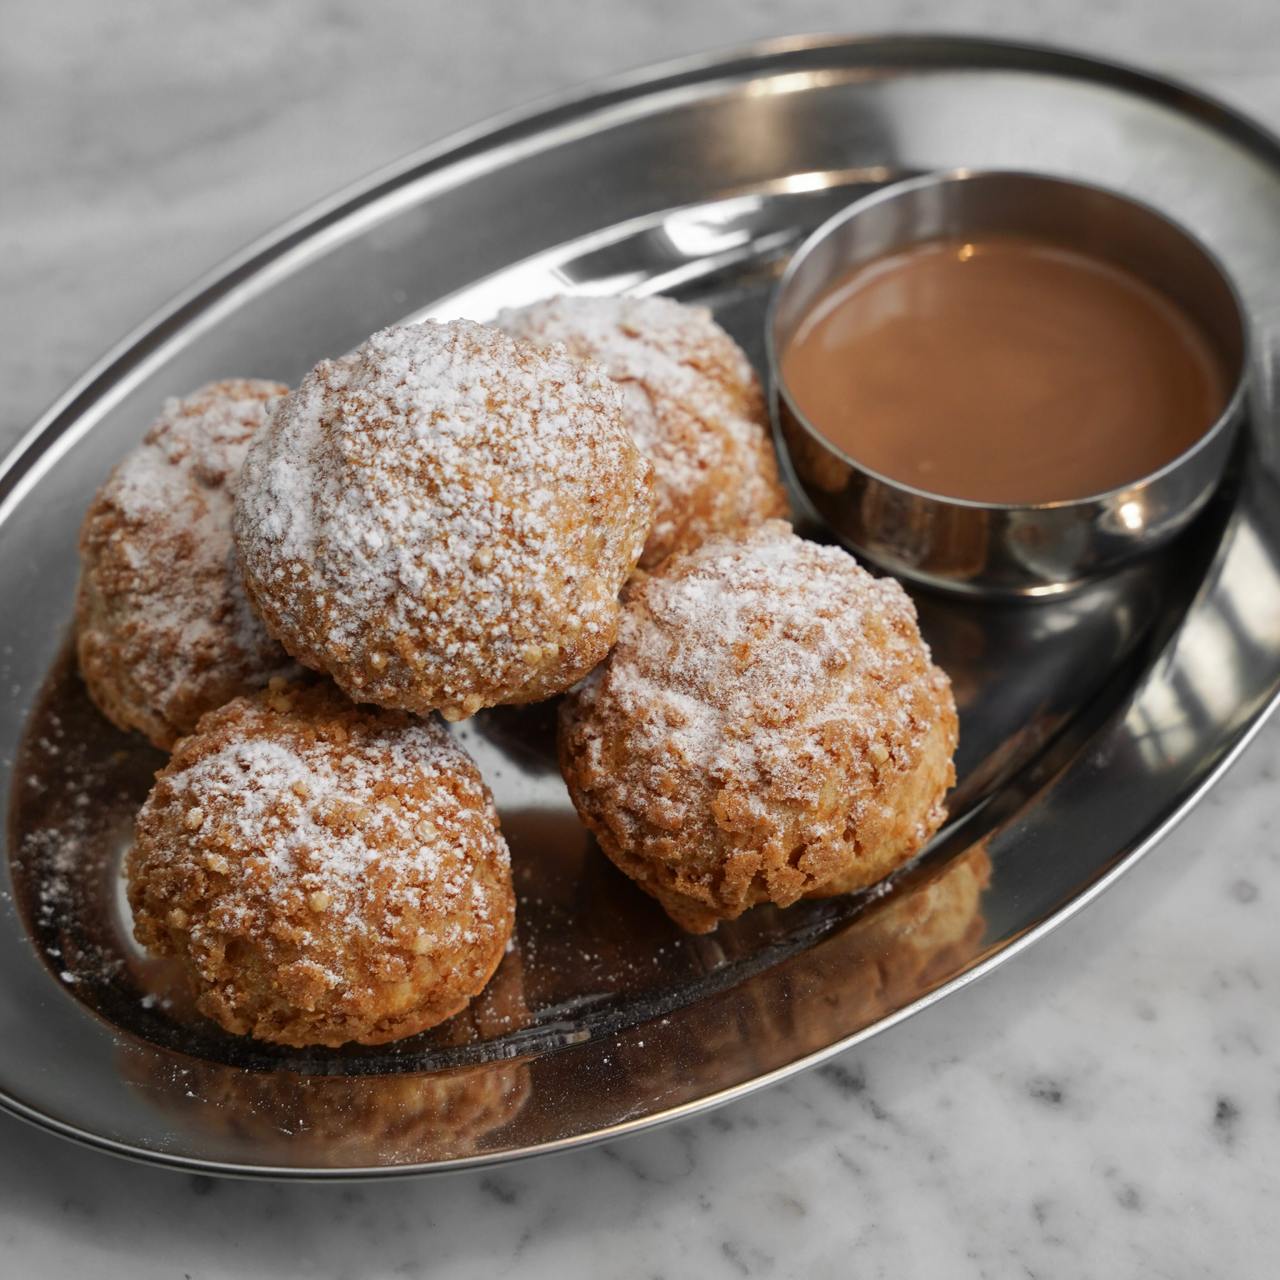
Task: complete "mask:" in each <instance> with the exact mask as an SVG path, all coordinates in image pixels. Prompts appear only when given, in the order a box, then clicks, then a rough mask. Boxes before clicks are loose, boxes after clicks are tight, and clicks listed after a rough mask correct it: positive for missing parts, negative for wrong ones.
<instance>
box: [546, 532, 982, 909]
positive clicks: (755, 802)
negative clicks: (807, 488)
mask: <svg viewBox="0 0 1280 1280" xmlns="http://www.w3.org/2000/svg"><path fill="white" fill-rule="evenodd" d="M957 735H958V727H957V720H956V712H955V703H954V700H953V698H952V694H951V686H950V683H949V681H948V680H947V677H946V676H945V675H944V674H943V672H942V671H940V670H939V669H938V668H937V667H935V666H934V665H933V663H932V661H931V659H930V655H929V650H928V648H927V647H926V645H925V644H924V641H923V640H922V639H921V636H920V632H919V629H918V627H917V623H916V616H915V609H914V606H913V605H912V603H911V601H910V599H909V597H908V596H907V595H906V593H905V592H904V591H903V589H902V587H901V586H900V585H899V584H898V583H897V582H894V581H892V580H891V579H884V578H879V579H877V578H873V577H872V576H871V575H870V574H869V573H867V572H866V571H865V570H864V569H862V568H861V567H860V566H859V565H858V564H857V563H856V562H855V561H854V559H853V557H852V556H850V555H848V554H847V553H846V552H845V551H843V550H840V549H839V548H836V547H824V546H819V545H817V544H815V543H812V542H808V541H806V540H804V539H802V538H799V537H797V536H796V535H795V534H794V533H793V532H792V531H791V528H790V526H789V525H787V524H785V523H784V522H782V521H777V520H774V521H769V522H767V523H765V524H763V525H759V526H757V527H756V528H754V529H752V530H749V531H747V532H745V533H741V534H738V535H720V536H717V537H715V538H712V539H709V540H708V541H707V542H705V543H703V544H702V546H700V547H699V548H697V549H696V550H694V551H692V552H689V553H686V554H681V555H677V556H674V557H672V558H671V559H670V560H668V561H667V562H666V563H665V564H663V565H662V566H661V567H660V568H659V569H658V570H657V571H655V572H654V573H653V574H650V575H643V574H642V575H639V577H638V578H637V580H636V581H635V582H634V583H633V585H632V587H631V588H630V589H629V591H628V595H627V601H626V609H625V612H624V615H623V619H622V624H621V627H620V630H619V636H618V643H617V645H616V647H615V648H614V650H613V652H612V653H611V654H610V656H609V658H608V659H607V660H606V661H605V662H604V663H603V664H602V665H601V666H600V667H599V668H598V669H597V670H596V671H595V672H593V673H592V675H591V676H590V677H589V678H588V679H587V680H586V681H585V682H584V683H583V684H582V685H581V686H580V687H579V689H577V690H575V691H574V692H573V693H571V694H570V695H569V697H567V698H566V699H565V702H564V704H563V706H562V709H561V716H560V733H559V754H560V763H561V770H562V772H563V774H564V777H565V780H566V782H567V784H568V787H569V792H570V795H571V796H572V798H573V802H574V805H575V806H576V808H577V810H578V813H579V815H580V816H581V817H582V819H583V821H584V822H585V823H586V825H587V826H588V827H589V828H590V829H591V831H592V832H593V833H594V834H595V836H596V838H597V839H598V841H599V842H600V845H601V847H602V848H603V849H604V851H605V853H606V854H608V856H609V857H610V858H611V859H612V860H613V861H614V862H615V863H616V864H617V865H618V867H619V868H620V869H621V870H622V871H624V872H625V873H626V874H627V875H629V876H630V877H631V878H632V879H633V880H635V881H636V882H637V883H638V884H639V885H640V886H641V887H642V888H643V889H645V891H646V892H648V893H650V894H652V895H653V896H654V897H655V898H657V899H658V901H659V902H661V903H662V905H663V906H664V907H665V908H666V910H667V912H668V913H669V914H670V915H671V916H672V917H673V919H675V920H676V921H677V923H679V924H680V925H682V926H683V927H684V928H686V929H689V930H692V931H695V932H703V931H707V930H710V929H712V928H714V927H715V925H716V924H717V923H718V922H719V921H720V920H725V919H732V918H734V917H736V916H738V915H740V914H741V913H742V912H743V911H745V910H746V909H747V908H748V907H751V906H753V905H755V904H756V903H760V902H774V903H776V904H778V905H779V906H787V905H790V904H791V903H793V902H795V901H797V900H798V899H799V898H801V897H804V896H821V895H825V894H834V893H846V892H850V891H852V890H855V889H858V888H862V887H864V886H866V885H869V884H872V883H874V882H876V881H878V880H880V879H882V878H883V877H884V876H886V875H888V874H889V873H890V872H891V871H893V870H895V869H896V868H897V867H899V866H901V865H902V864H903V863H905V862H906V861H908V860H909V859H910V858H911V857H913V856H914V855H915V853H917V852H918V851H919V849H920V848H921V847H922V846H923V845H924V843H925V842H926V841H927V840H928V838H929V837H930V836H931V835H932V834H933V832H934V831H935V830H937V828H938V826H939V825H940V824H941V823H942V821H943V818H944V817H945V808H944V805H943V799H944V796H945V793H946V791H947V789H948V788H949V787H950V786H951V785H953V783H954V781H955V772H954V768H953V765H952V756H953V754H954V751H955V747H956V741H957Z"/></svg>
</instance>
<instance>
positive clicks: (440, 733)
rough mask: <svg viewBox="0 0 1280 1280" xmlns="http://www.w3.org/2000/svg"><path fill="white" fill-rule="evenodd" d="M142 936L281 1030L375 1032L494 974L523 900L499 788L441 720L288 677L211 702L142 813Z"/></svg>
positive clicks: (457, 1000)
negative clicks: (496, 795) (517, 894)
mask: <svg viewBox="0 0 1280 1280" xmlns="http://www.w3.org/2000/svg"><path fill="white" fill-rule="evenodd" d="M126 872H127V876H128V893H129V903H130V906H131V907H132V908H133V913H134V933H135V936H136V937H137V939H138V941H139V942H140V943H142V945H143V946H145V947H147V948H148V949H149V950H151V951H153V952H155V953H157V954H159V955H175V956H177V957H178V958H179V959H180V960H181V961H182V962H183V964H184V965H185V967H186V970H187V976H188V979H189V981H190V983H191V986H192V988H193V990H194V991H195V992H196V995H197V999H196V1004H197V1007H198V1009H199V1010H200V1012H201V1013H203V1014H204V1015H205V1016H206V1017H209V1018H212V1019H214V1021H216V1022H218V1023H219V1024H220V1025H221V1026H222V1027H223V1028H225V1029H226V1030H227V1031H230V1032H232V1033H234V1034H237V1035H251V1036H254V1037H256V1038H257V1039H260V1040H267V1041H272V1042H275V1043H278V1044H286V1045H295V1046H301V1045H311V1044H320V1045H335V1046H336V1045H340V1044H344V1043H346V1042H348V1041H353V1040H354V1041H358V1042H360V1043H362V1044H380V1043H383V1042H385V1041H389V1040H394V1039H398V1038H400V1037H402V1036H408V1035H413V1034H415V1033H416V1032H419V1031H422V1030H424V1029H426V1028H427V1027H431V1026H434V1025H435V1024H437V1023H439V1022H442V1021H443V1020H444V1019H446V1018H448V1017H451V1016H452V1015H453V1014H455V1013H457V1012H458V1011H459V1010H461V1009H462V1008H464V1007H465V1006H466V1005H467V1003H468V1002H469V1001H470V1000H471V998H472V997H473V996H475V995H476V994H477V993H478V992H480V991H481V990H482V989H483V987H484V986H485V984H486V983H487V982H488V980H489V978H490V976H491V975H492V973H493V971H494V970H495V969H496V968H497V966H498V963H499V961H500V960H501V959H502V956H503V954H504V951H505V949H506V946H507V943H508V940H509V939H510V936H511V930H512V922H513V917H514V911H515V900H514V893H513V890H512V884H511V869H510V860H509V855H508V852H507V846H506V843H505V841H504V840H503V838H502V834H501V832H500V831H499V828H498V820H497V814H496V812H495V810H494V807H493V801H492V799H491V797H490V795H489V791H488V788H487V787H486V786H485V784H484V782H483V781H482V779H481V777H480V774H479V771H478V770H477V769H476V767H475V765H474V764H473V763H472V761H471V759H470V757H469V756H468V755H467V754H466V753H465V752H464V751H463V750H462V748H461V747H459V746H458V745H457V744H456V743H455V742H454V741H453V739H452V738H451V737H450V736H449V734H448V733H447V732H446V731H445V729H444V728H443V727H442V726H441V725H440V724H439V722H438V721H435V720H418V719H415V718H413V717H411V716H409V715H406V714H404V713H402V712H387V711H379V710H377V709H374V708H369V707H357V706H354V705H352V704H351V703H349V702H347V701H346V700H345V699H344V698H342V697H341V696H340V695H339V694H338V693H337V691H336V690H334V689H333V688H332V687H331V686H329V685H327V684H316V685H314V686H310V687H304V686H298V685H287V684H284V683H280V684H278V685H275V686H273V687H271V688H269V689H267V690H265V691H263V692H262V693H260V694H257V695H255V696H253V697H250V698H238V699H236V700H235V701H233V702H231V703H229V704H228V705H227V706H225V707H222V708H221V709H219V710H217V711H214V712H211V713H210V714H209V715H207V716H205V717H204V718H203V719H202V720H201V722H200V725H199V727H198V728H197V730H196V732H195V733H194V734H192V735H191V736H189V737H187V738H184V739H183V740H182V741H181V742H180V743H179V744H178V747H177V749H176V750H175V752H174V754H173V757H172V759H171V760H170V762H169V764H168V766H167V767H166V768H165V769H163V770H161V772H160V773H159V774H157V776H156V784H155V787H154V788H153V790H152V792H151V794H150V795H149V796H148V798H147V801H146V803H145V804H144V805H143V807H142V810H141V812H140V813H139V815H138V821H137V831H136V840H135V844H134V847H133V849H132V850H131V852H130V854H129V857H128V860H127V865H126Z"/></svg>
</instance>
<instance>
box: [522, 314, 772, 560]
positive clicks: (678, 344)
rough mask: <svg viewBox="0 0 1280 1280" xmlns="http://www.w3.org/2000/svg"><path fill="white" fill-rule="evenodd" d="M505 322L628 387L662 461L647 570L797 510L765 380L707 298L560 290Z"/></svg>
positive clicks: (629, 419)
mask: <svg viewBox="0 0 1280 1280" xmlns="http://www.w3.org/2000/svg"><path fill="white" fill-rule="evenodd" d="M498 323H499V324H501V325H502V326H503V327H504V328H505V329H507V330H508V332H510V333H514V334H515V335H516V336H517V337H520V338H525V339H528V340H529V341H530V342H535V343H537V344H538V345H540V346H544V347H545V346H548V345H550V344H552V343H556V342H560V343H563V344H564V345H565V346H566V347H567V348H568V350H569V352H570V354H571V355H574V356H577V357H579V358H580V359H584V360H593V361H596V362H598V363H599V364H601V365H602V366H603V367H604V369H605V370H606V371H607V372H608V374H609V375H610V377H612V378H613V380H614V381H615V382H616V383H617V384H618V386H619V387H620V388H621V390H622V393H623V403H624V409H625V421H626V424H627V427H628V429H629V430H630V432H631V434H632V437H633V438H634V439H635V442H636V444H637V445H638V446H639V448H640V452H641V453H643V454H644V455H645V457H647V458H648V459H649V461H650V462H652V463H653V467H654V493H655V510H654V519H653V527H652V529H650V531H649V537H648V540H647V541H646V543H645V548H644V554H643V555H642V556H641V557H640V565H641V567H642V568H652V567H654V566H655V565H658V564H660V563H661V562H662V561H663V560H665V559H666V558H667V556H669V555H671V553H672V552H673V551H677V550H681V549H684V550H688V549H690V548H692V547H695V546H697V545H698V543H700V542H702V541H703V540H705V539H706V538H707V537H709V536H710V535H711V534H713V533H724V532H730V531H732V530H734V529H741V528H746V527H749V526H750V525H753V524H759V523H760V522H761V521H762V520H768V519H770V518H772V517H775V516H785V515H786V514H787V512H788V510H789V504H788V502H787V495H786V491H785V490H784V489H783V487H782V484H781V482H780V481H779V479H778V464H777V459H776V458H775V457H774V452H773V445H772V443H771V441H770V435H769V418H768V413H767V410H766V408H765V402H764V394H763V392H762V391H761V389H760V380H759V378H758V377H757V376H756V373H755V370H754V369H753V368H752V367H751V363H750V361H749V360H748V359H747V357H746V355H745V354H744V353H743V351H742V349H741V348H740V347H739V346H738V344H737V343H736V342H734V340H733V339H732V338H731V337H730V336H729V335H728V334H727V333H726V332H725V331H724V330H723V329H722V328H721V327H720V326H719V325H718V324H716V322H715V320H714V319H713V318H712V315H711V312H710V311H708V310H707V309H706V308H705V307H692V306H686V305H683V304H681V303H679V302H676V301H674V300H673V299H671V298H664V297H646V298H630V297H606V298H587V297H558V298H551V299H548V300H546V301H544V302H536V303H534V304H533V305H532V306H529V307H524V308H521V309H520V310H511V311H504V312H503V313H502V314H501V315H500V316H499V318H498Z"/></svg>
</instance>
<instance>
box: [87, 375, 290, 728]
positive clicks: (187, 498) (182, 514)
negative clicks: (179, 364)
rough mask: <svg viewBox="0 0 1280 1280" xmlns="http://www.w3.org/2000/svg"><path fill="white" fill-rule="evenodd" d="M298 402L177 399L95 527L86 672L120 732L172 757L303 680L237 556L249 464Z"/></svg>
mask: <svg viewBox="0 0 1280 1280" xmlns="http://www.w3.org/2000/svg"><path fill="white" fill-rule="evenodd" d="M287 391H288V388H287V387H284V386H281V385H280V384H279V383H277V382H260V381H256V380H253V379H247V378H237V379H229V380H227V381H225V382H213V383H210V384H209V385H208V386H206V387H201V388H200V390H199V391H197V392H195V393H194V394H193V395H190V396H188V397H186V399H184V400H177V399H174V400H169V401H167V402H166V404H165V406H164V409H163V412H162V413H161V415H160V417H159V418H158V419H157V420H156V422H155V423H154V424H153V425H152V427H151V429H150V430H149V431H148V432H147V434H146V437H145V438H144V440H143V442H142V444H141V445H140V446H139V447H138V448H137V449H135V450H134V451H133V452H132V453H131V454H129V455H128V457H126V458H125V459H124V460H123V461H122V462H120V463H119V464H118V465H117V466H116V468H115V470H114V471H112V473H111V475H110V476H109V477H108V478H107V480H106V482H105V483H104V484H103V486H102V488H101V489H99V490H98V492H97V494H96V495H95V496H94V499H93V502H92V504H91V505H90V507H89V510H88V513H87V514H86V515H85V519H84V524H83V526H82V527H81V530H80V564H81V572H80V587H79V592H78V594H77V599H76V627H77V647H78V651H79V658H80V671H81V673H82V675H83V676H84V680H85V684H86V685H87V686H88V689H89V693H90V695H91V696H92V697H93V700H94V702H95V703H97V705H98V707H99V708H100V709H101V710H102V712H103V714H104V715H106V717H107V718H108V719H109V720H111V721H112V723H114V724H116V725H118V726H119V727H120V728H121V729H137V730H140V731H141V732H142V733H144V734H146V736H147V737H148V738H150V739H151V741H152V742H153V743H154V744H155V745H156V746H157V747H160V748H161V749H162V750H168V749H169V748H170V747H172V746H173V744H174V742H175V741H177V739H178V738H179V737H181V736H182V735H183V734H184V733H190V732H191V730H192V729H194V728H195V725H196V721H197V720H199V718H200V717H201V716H202V715H203V714H204V713H205V712H206V711H211V710H212V709H213V708H214V707H220V706H221V705H222V704H223V703H224V702H228V701H229V700H230V699H232V698H234V697H236V695H237V694H242V693H248V692H250V691H251V690H253V689H255V688H259V687H261V686H263V685H265V684H266V683H267V681H268V680H269V679H270V678H271V677H272V676H274V675H280V674H284V673H285V672H286V671H288V670H290V669H291V668H292V664H291V663H290V662H289V659H288V657H287V655H286V654H285V652H284V651H283V650H282V649H281V648H280V646H279V645H278V644H277V643H276V642H275V641H274V640H272V639H271V637H270V636H269V635H268V634H267V632H266V629H265V628H264V627H263V625H262V623H261V622H260V621H259V620H258V618H257V617H256V616H255V615H254V613H253V610H252V609H251V608H250V607H249V602H248V599H247V598H246V596H245V593H244V587H243V585H242V583H241V580H240V570H239V568H238V566H237V565H236V563H235V555H234V551H233V549H232V545H231V503H232V493H233V490H234V488H235V484H236V480H237V477H238V476H239V473H240V467H241V464H242V463H243V461H244V455H245V452H246V450H247V449H248V447H249V442H250V441H251V440H252V439H253V437H254V436H255V435H256V434H257V433H258V432H259V431H260V430H261V429H262V427H263V425H264V424H265V423H266V422H267V420H268V418H269V416H270V413H271V408H272V405H273V404H274V403H275V401H276V400H277V399H278V398H279V397H280V396H282V395H284V394H285V393H286V392H287Z"/></svg>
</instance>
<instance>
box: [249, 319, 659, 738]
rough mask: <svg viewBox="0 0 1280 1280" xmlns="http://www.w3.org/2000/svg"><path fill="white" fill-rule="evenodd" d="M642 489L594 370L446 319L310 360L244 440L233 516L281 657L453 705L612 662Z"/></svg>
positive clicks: (367, 694) (504, 695)
mask: <svg viewBox="0 0 1280 1280" xmlns="http://www.w3.org/2000/svg"><path fill="white" fill-rule="evenodd" d="M651 503H652V499H651V495H650V478H649V466H648V464H647V463H646V462H645V461H644V459H643V458H642V457H641V456H640V454H639V453H638V452H637V451H636V449H635V446H634V445H633V444H632V442H631V439H630V436H629V435H628V434H627V432H626V429H625V428H624V427H623V425H622V416H621V408H620V404H619V398H618V393H617V391H616V389H615V388H614V386H613V384H612V383H611V382H610V381H609V379H608V378H607V377H606V376H605V374H604V373H603V372H602V371H601V370H599V369H597V368H595V367H592V366H587V365H584V364H582V363H581V362H578V361H574V360H570V359H569V358H568V357H567V356H565V355H564V353H563V352H550V353H545V352H542V351H539V350H538V349H537V348H535V347H533V346H531V345H529V344H527V343H523V342H517V341H515V340H514V339H512V338H510V337H508V336H507V335H506V334H504V333H501V332H499V331H498V330H496V329H491V328H486V327H484V326H482V325H477V324H472V323H470V322H469V321H455V322H452V323H449V324H422V325H408V326H403V327H399V328H392V329H384V330H383V331H382V332H380V333H375V334H374V335H373V337H371V338H370V339H369V340H368V341H367V342H366V343H364V345H363V346H361V347H360V349H359V350H358V351H357V352H356V354H355V356H354V357H351V358H350V359H347V360H344V361H341V362H329V361H326V362H323V363H321V364H320V365H318V366H317V367H316V368H315V369H314V370H313V371H312V372H311V373H310V374H309V375H308V376H307V378H306V379H305V380H304V381H303V383H302V386H301V387H300V388H299V389H298V390H297V392H295V393H294V394H293V395H292V396H290V397H289V398H288V399H287V400H286V401H285V402H284V403H283V404H282V405H281V407H280V409H279V411H278V412H277V413H276V415H275V417H274V419H273V421H272V423H271V425H270V427H269V428H268V430H267V431H265V432H264V433H263V435H262V436H261V438H260V439H259V440H258V442H257V444H256V445H255V447H254V448H253V449H252V450H251V452H250V455H249V458H248V460H247V461H246V463H245V468H244V475H243V478H242V480H241V483H240V486H239V491H238V500H237V506H236V515H235V530H236V540H237V545H238V547H239V550H240V557H241V561H242V563H243V565H244V572H245V579H246V585H247V587H248V590H249V594H250V596H251V598H252V599H253V600H254V602H255V603H256V604H257V606H258V608H259V609H260V610H261V612H262V614H263V616H264V617H265V619H266V622H267V626H268V627H269V628H270V630H271V631H272V632H273V633H274V634H275V635H276V636H278V637H279V638H280V640H281V641H282V642H283V644H284V646H285V648H286V649H288V650H289V652H290V653H292V654H293V655H294V656H295V657H296V658H298V659H299V660H300V661H301V662H303V663H305V664H306V665H307V666H309V667H314V668H316V669H318V670H321V671H326V672H328V673H329V674H330V675H331V676H332V677H333V678H334V680H336V681H337V683H338V684H339V685H340V686H341V687H342V689H343V690H345V691H346V692H347V693H348V694H350V695H351V697H353V698H355V699H357V700H359V701H364V702H375V703H378V704H379V705H381V706H384V707H398V708H403V709H405V710H409V711H417V712H426V711H430V710H433V709H439V710H440V711H441V712H442V713H443V714H444V715H445V717H446V718H448V719H451V720H457V719H461V718H463V717H464V716H468V715H471V714H472V713H473V712H475V711H478V710H479V709H480V708H481V707H487V706H493V705H496V704H498V703H509V702H533V701H537V700H538V699H541V698H546V697H550V696H551V695H552V694H554V693H558V692H560V691H561V690H562V689H565V688H567V687H568V686H569V685H571V684H573V683H574V682H575V681H576V680H578V679H579V678H580V677H581V676H583V675H584V674H585V673H586V672H587V671H589V670H590V669H591V668H592V667H593V666H595V664H596V663H597V662H599V661H600V659H601V658H603V657H604V655H605V654H606V653H607V652H608V650H609V646H610V645H611V644H612V643H613V638H614V635H615V633H616V630H617V619H618V611H619V606H618V591H619V589H620V588H621V586H622V584H623V582H624V581H625V580H626V578H627V577H628V575H629V574H630V573H631V570H632V569H633V567H634V566H635V563H636V560H637V558H638V557H639V555H640V550H641V548H642V547H643V545H644V539H645V535H646V533H647V532H648V528H649V521H650V517H651Z"/></svg>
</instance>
